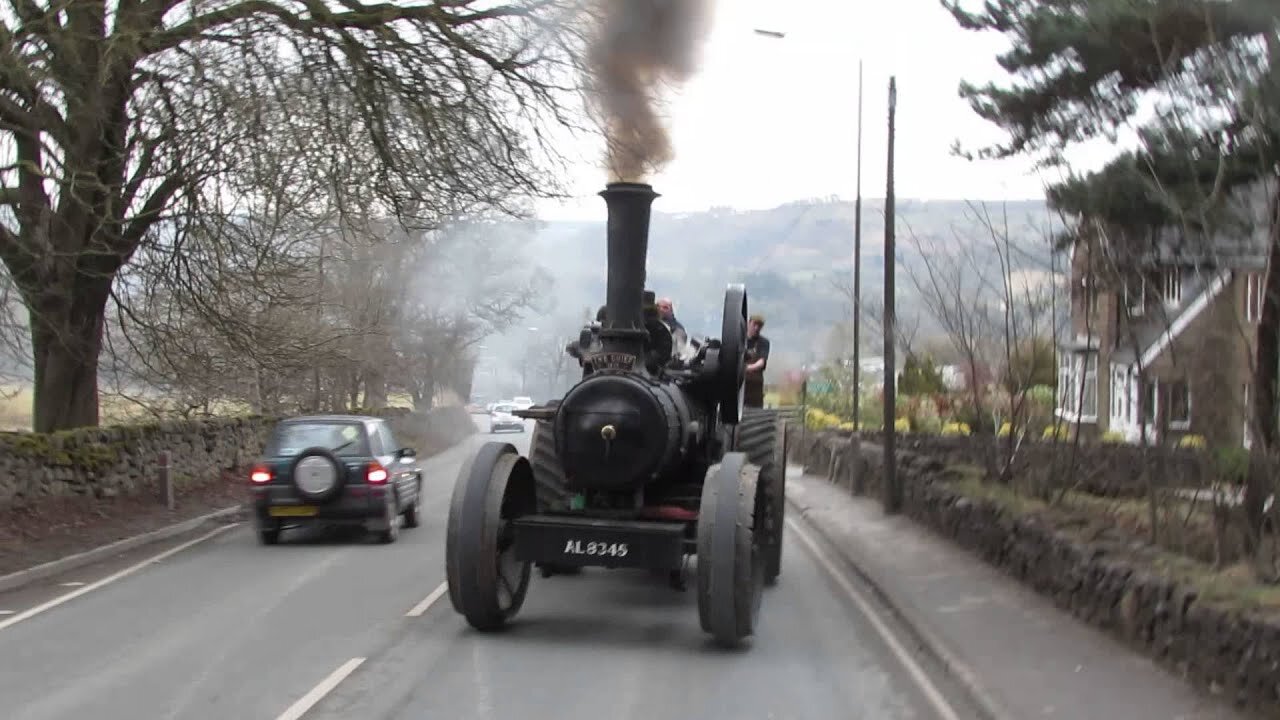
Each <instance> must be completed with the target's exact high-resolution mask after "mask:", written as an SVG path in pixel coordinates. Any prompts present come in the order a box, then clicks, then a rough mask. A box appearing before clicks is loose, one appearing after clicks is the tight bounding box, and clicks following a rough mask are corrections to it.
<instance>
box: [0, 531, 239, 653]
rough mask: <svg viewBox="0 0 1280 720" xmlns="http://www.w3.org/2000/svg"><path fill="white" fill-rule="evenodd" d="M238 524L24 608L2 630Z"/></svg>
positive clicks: (0, 625)
mask: <svg viewBox="0 0 1280 720" xmlns="http://www.w3.org/2000/svg"><path fill="white" fill-rule="evenodd" d="M238 524H239V523H232V524H230V525H223V526H221V527H217V528H214V529H213V530H210V531H209V532H207V533H205V534H204V535H201V536H200V537H197V538H193V539H191V540H188V541H186V542H184V543H182V544H181V545H176V546H174V547H171V548H169V549H168V550H165V551H164V552H162V553H160V554H159V555H153V556H151V557H149V558H147V559H146V560H141V561H139V562H136V563H134V564H133V565H130V566H129V567H127V568H124V569H123V570H117V571H116V572H114V573H112V574H110V575H108V576H106V577H104V578H102V579H100V580H96V581H94V582H91V583H89V584H88V585H85V586H83V587H79V588H76V589H75V590H73V591H71V592H69V593H64V594H62V595H59V596H58V597H55V598H53V599H52V600H47V601H45V602H42V603H40V604H39V605H37V606H35V607H33V608H27V609H26V610H23V611H22V612H20V613H18V614H17V615H13V616H12V617H7V618H5V619H4V620H0V630H4V629H6V628H9V627H12V626H14V625H17V624H18V623H20V622H22V621H23V620H27V619H30V618H33V617H35V616H36V615H39V614H41V613H43V612H45V611H47V610H52V609H54V608H56V607H58V606H59V605H61V604H63V603H66V602H70V601H72V600H75V599H76V598H78V597H80V596H81V595H85V594H88V593H90V592H93V591H94V590H97V589H98V588H100V587H106V586H107V585H110V584H111V583H113V582H115V581H117V580H121V579H123V578H126V577H128V576H130V575H132V574H134V573H136V572H138V571H139V570H141V569H143V568H145V567H146V566H148V565H152V564H155V563H158V562H160V561H161V560H164V559H165V558H167V557H170V556H173V555H177V554H178V553H180V552H182V551H183V550H186V549H187V548H189V547H192V546H195V545H199V544H200V543H202V542H204V541H205V540H209V539H211V538H213V537H215V536H217V535H219V534H221V533H224V532H226V531H227V530H230V529H231V528H233V527H235V526H236V525H238Z"/></svg>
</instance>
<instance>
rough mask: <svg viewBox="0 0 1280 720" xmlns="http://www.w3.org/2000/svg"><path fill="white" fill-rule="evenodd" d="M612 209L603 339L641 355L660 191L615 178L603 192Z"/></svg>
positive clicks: (617, 348) (612, 347)
mask: <svg viewBox="0 0 1280 720" xmlns="http://www.w3.org/2000/svg"><path fill="white" fill-rule="evenodd" d="M600 196H601V197H603V198H604V201H605V204H606V205H607V206H608V209H609V221H608V225H607V227H606V231H605V233H606V236H607V240H608V263H609V266H608V276H607V281H608V286H607V290H606V295H605V321H604V323H603V327H602V328H601V331H602V332H601V333H600V339H601V340H602V341H603V342H604V344H605V346H606V348H607V349H609V350H613V351H618V352H626V353H631V354H634V355H640V354H641V352H642V350H643V342H644V335H645V329H644V314H643V309H644V283H645V274H646V273H645V265H646V261H647V260H648V255H649V209H650V205H652V204H653V201H654V199H655V198H657V197H658V193H656V192H654V191H653V187H652V186H650V185H648V184H645V183H634V182H614V183H609V184H608V185H605V189H604V190H602V191H601V192H600Z"/></svg>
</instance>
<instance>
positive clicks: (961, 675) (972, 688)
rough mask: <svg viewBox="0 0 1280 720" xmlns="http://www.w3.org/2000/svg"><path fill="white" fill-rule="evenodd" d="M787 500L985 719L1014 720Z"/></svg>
mask: <svg viewBox="0 0 1280 720" xmlns="http://www.w3.org/2000/svg"><path fill="white" fill-rule="evenodd" d="M786 502H787V504H788V505H790V506H791V507H792V508H793V509H794V510H795V511H796V513H797V514H799V515H800V517H801V518H802V519H803V520H804V527H803V529H805V530H811V531H812V534H814V535H816V536H817V537H818V539H819V540H821V541H822V544H823V545H826V546H827V548H828V549H829V550H830V553H829V554H831V555H833V556H834V557H835V558H837V559H838V560H839V561H840V565H841V567H843V568H844V569H845V570H847V571H849V572H850V573H852V574H853V576H854V577H855V578H857V579H858V580H860V581H861V582H862V583H863V584H865V585H866V587H867V589H868V590H869V591H870V592H871V595H872V596H873V597H874V598H875V600H876V602H877V603H878V604H879V605H880V607H881V608H883V610H885V611H887V612H888V613H889V615H890V616H891V617H893V619H894V620H895V622H896V623H897V624H898V625H899V626H900V627H902V628H903V629H904V630H905V631H906V632H907V634H908V635H909V636H910V639H911V640H912V641H913V644H915V645H916V646H917V647H919V648H920V649H921V650H923V651H924V652H925V653H926V654H928V655H929V656H930V657H931V658H932V659H933V660H934V661H935V662H937V663H938V664H939V665H940V666H942V668H943V670H944V671H945V672H946V673H947V674H948V675H949V676H950V678H951V679H952V680H953V681H955V683H956V684H958V685H959V686H960V688H961V689H962V690H963V691H964V693H965V694H966V695H968V696H969V698H968V699H969V700H970V702H971V703H972V704H973V705H974V706H975V708H974V709H976V710H977V711H978V712H979V713H980V714H981V715H982V720H1014V718H1015V716H1014V715H1013V714H1011V713H1010V712H1008V711H1007V710H1006V709H1005V708H1004V705H1003V704H1002V703H1001V702H1000V701H999V700H997V699H996V698H995V696H994V695H993V694H992V692H991V690H989V689H988V688H987V687H986V685H984V684H983V683H982V681H981V680H979V679H978V675H977V673H975V672H974V671H973V669H972V668H970V667H969V664H968V663H966V662H964V661H963V660H961V659H960V658H959V656H958V655H957V654H956V653H955V652H953V651H952V650H951V648H950V647H949V646H948V645H947V644H946V643H945V642H944V641H943V640H942V639H941V638H939V637H938V636H937V635H936V634H935V633H934V632H933V631H931V630H930V629H928V628H927V627H925V626H924V625H923V624H921V623H919V622H916V621H915V620H913V619H912V618H911V615H910V613H908V612H907V611H906V610H904V609H903V607H902V604H901V603H899V602H898V601H896V600H894V598H893V596H892V595H891V594H890V593H889V592H888V591H887V590H885V588H884V586H883V585H881V584H880V582H879V581H877V580H876V579H875V577H874V576H873V575H872V574H871V573H870V572H869V571H867V570H866V569H865V568H864V567H863V566H862V564H861V563H859V562H858V560H857V558H855V557H854V556H853V553H850V552H848V551H846V550H844V549H843V547H842V546H841V545H840V543H838V542H836V540H835V539H834V538H832V537H831V535H830V534H829V533H828V532H826V531H825V530H823V529H822V527H821V525H820V524H819V523H817V522H814V521H813V519H811V518H810V517H809V508H807V507H802V506H801V505H800V504H799V503H797V502H796V501H795V500H794V499H792V497H791V496H787V499H786ZM788 521H790V522H795V521H794V519H793V518H788ZM795 524H796V527H797V528H799V527H800V523H795ZM820 557H821V556H820Z"/></svg>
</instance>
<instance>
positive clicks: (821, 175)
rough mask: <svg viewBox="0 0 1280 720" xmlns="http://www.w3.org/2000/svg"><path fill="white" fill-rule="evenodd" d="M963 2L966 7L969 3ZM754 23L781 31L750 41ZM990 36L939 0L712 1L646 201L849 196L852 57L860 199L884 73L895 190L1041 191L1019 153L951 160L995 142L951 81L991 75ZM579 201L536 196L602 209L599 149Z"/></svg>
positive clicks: (570, 209) (590, 151) (881, 169)
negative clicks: (668, 157) (709, 24)
mask: <svg viewBox="0 0 1280 720" xmlns="http://www.w3.org/2000/svg"><path fill="white" fill-rule="evenodd" d="M972 5H973V3H970V4H969V6H970V7H971V6H972ZM753 28H764V29H769V30H777V31H781V32H785V33H786V37H785V38H783V39H770V38H765V37H761V36H759V35H756V34H754V33H753V32H752V30H753ZM1006 47H1007V43H1006V41H1005V40H1004V39H1003V38H1002V37H1000V36H999V35H996V34H994V33H975V32H971V31H965V30H961V29H960V28H959V26H958V25H956V23H955V21H954V20H953V19H952V18H951V16H950V15H949V14H948V13H947V12H946V11H945V10H944V9H943V8H942V6H941V4H940V3H939V2H938V0H788V1H787V2H785V3H780V2H777V1H776V0H718V3H717V13H716V19H715V25H714V28H713V30H712V34H711V36H710V37H709V38H708V41H707V43H706V45H705V46H704V50H703V56H702V59H703V63H702V70H701V72H700V73H699V74H698V76H697V77H695V78H694V79H693V80H692V81H691V82H689V83H688V84H687V85H685V86H684V87H683V88H682V89H681V90H680V91H679V93H678V94H676V95H674V96H673V97H672V98H671V99H670V102H669V107H668V116H669V122H668V126H669V127H670V131H671V135H672V139H673V143H674V146H675V153H676V157H675V160H674V161H673V162H672V163H671V164H670V165H668V166H667V168H666V169H665V170H664V171H663V172H662V173H661V174H659V175H658V176H656V177H655V178H653V180H652V182H653V184H654V189H655V190H657V191H658V192H659V193H660V194H661V195H662V197H661V198H660V199H659V200H658V201H657V203H656V204H655V206H654V208H655V210H660V211H665V212H681V211H697V210H704V209H707V208H710V207H714V206H728V207H734V208H742V209H746V208H767V207H774V206H776V205H779V204H782V203H786V202H789V201H794V200H803V199H807V198H814V197H827V196H838V197H840V198H844V199H849V200H852V199H853V197H854V194H855V180H856V174H855V167H856V158H857V144H856V142H857V91H858V78H857V72H858V70H857V68H858V60H859V58H862V60H863V82H864V91H863V92H864V95H863V118H864V123H865V125H864V128H863V148H862V149H863V175H862V188H863V197H866V198H880V197H884V191H885V165H886V151H887V144H886V138H887V127H886V123H887V113H888V79H889V76H890V75H896V76H897V83H898V113H897V147H896V154H897V157H896V191H897V196H898V197H899V198H913V199H975V200H976V199H987V200H991V199H1002V198H1003V199H1026V198H1040V197H1043V192H1042V187H1043V185H1044V183H1045V182H1046V181H1052V180H1055V179H1057V177H1058V175H1056V174H1055V175H1053V176H1048V177H1042V176H1041V175H1039V174H1036V173H1034V172H1032V171H1031V163H1030V161H1028V160H1016V161H1002V162H995V161H974V162H969V161H966V160H962V159H960V158H956V157H952V156H951V155H950V152H949V149H950V146H951V144H952V142H953V141H954V140H956V139H957V138H959V139H960V140H961V141H962V142H965V143H966V144H969V145H975V144H980V143H982V142H983V141H988V142H989V141H992V140H998V139H1001V138H1002V135H1001V133H1000V131H999V129H998V128H996V127H995V126H993V125H990V124H989V123H986V122H985V121H983V120H982V119H980V118H979V117H977V116H976V115H975V114H974V113H973V111H972V110H970V109H969V107H968V105H967V104H966V103H965V102H964V101H963V100H962V99H961V98H960V97H959V95H958V94H957V88H958V86H959V83H960V81H961V79H967V80H970V81H971V82H975V83H982V82H985V81H988V80H996V81H1003V79H1004V77H1005V75H1004V73H1003V71H1002V70H1001V69H1000V67H999V65H998V64H997V63H996V55H997V54H998V53H1000V52H1002V51H1003V50H1004V49H1005V48H1006ZM573 152H574V153H575V154H576V155H579V156H581V157H582V161H581V162H580V163H578V165H577V168H576V171H575V174H574V176H573V178H572V183H573V189H574V192H575V194H577V195H578V196H579V200H578V201H576V202H574V203H570V204H568V205H563V206H556V205H550V204H546V205H542V206H540V207H539V214H540V215H541V216H542V217H544V218H547V219H556V218H594V219H600V218H602V217H603V212H604V207H603V203H602V201H601V200H600V199H599V198H598V197H596V196H595V193H596V192H598V191H599V190H600V189H601V187H602V185H603V182H604V180H605V173H604V172H603V171H602V170H601V169H600V168H599V166H598V163H599V156H600V149H599V148H597V147H595V146H594V145H583V146H579V147H576V148H575V149H574V151H573ZM1115 152H1116V148H1114V147H1110V146H1108V145H1106V144H1105V143H1097V144H1093V145H1091V146H1086V147H1082V148H1080V149H1079V150H1078V151H1076V152H1074V153H1073V154H1071V155H1069V156H1068V157H1069V158H1070V159H1071V161H1072V163H1073V166H1074V167H1076V168H1080V169H1093V168H1096V167H1098V166H1100V165H1101V164H1102V163H1103V162H1105V160H1106V159H1107V158H1108V157H1109V156H1111V155H1113V154H1114V153H1115Z"/></svg>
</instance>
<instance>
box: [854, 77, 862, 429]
mask: <svg viewBox="0 0 1280 720" xmlns="http://www.w3.org/2000/svg"><path fill="white" fill-rule="evenodd" d="M857 173H858V180H857V188H858V190H857V193H858V194H857V198H856V199H855V200H854V202H853V430H854V434H855V435H857V434H858V431H859V428H858V418H860V417H862V413H861V411H860V410H861V409H860V407H859V405H860V403H861V397H860V396H861V391H862V361H861V357H860V354H859V346H860V345H861V344H862V61H861V60H859V61H858V169H857Z"/></svg>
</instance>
